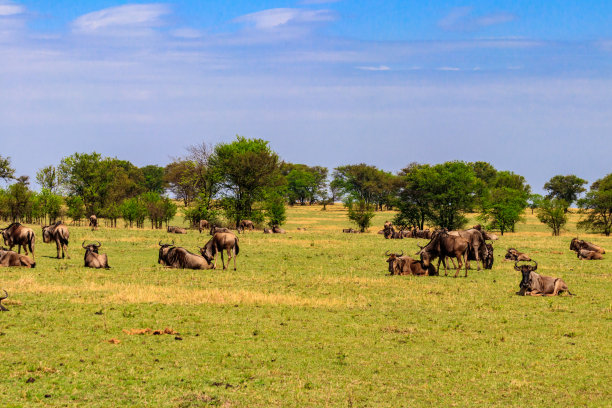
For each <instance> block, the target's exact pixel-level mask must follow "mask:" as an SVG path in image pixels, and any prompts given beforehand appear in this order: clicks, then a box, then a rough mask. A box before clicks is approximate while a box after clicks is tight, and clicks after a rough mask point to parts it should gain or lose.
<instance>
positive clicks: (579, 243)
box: [570, 238, 606, 254]
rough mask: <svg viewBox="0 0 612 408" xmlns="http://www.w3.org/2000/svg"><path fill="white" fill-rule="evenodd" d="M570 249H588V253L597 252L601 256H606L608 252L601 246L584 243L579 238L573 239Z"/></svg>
mask: <svg viewBox="0 0 612 408" xmlns="http://www.w3.org/2000/svg"><path fill="white" fill-rule="evenodd" d="M570 249H571V250H572V251H579V250H581V249H586V250H587V251H595V252H599V253H600V254H605V253H606V250H605V249H603V248H602V247H600V246H599V245H595V244H592V243H590V242H587V241H583V240H581V239H578V238H572V242H570Z"/></svg>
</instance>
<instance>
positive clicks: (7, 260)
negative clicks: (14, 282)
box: [0, 247, 36, 268]
mask: <svg viewBox="0 0 612 408" xmlns="http://www.w3.org/2000/svg"><path fill="white" fill-rule="evenodd" d="M0 266H4V267H8V266H25V267H26V268H35V267H36V262H34V261H33V260H32V259H30V258H28V257H27V256H25V255H21V254H18V253H17V252H15V251H10V250H7V249H5V248H2V247H0Z"/></svg>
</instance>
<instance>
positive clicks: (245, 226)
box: [238, 220, 255, 232]
mask: <svg viewBox="0 0 612 408" xmlns="http://www.w3.org/2000/svg"><path fill="white" fill-rule="evenodd" d="M254 229H255V224H253V221H251V220H241V221H240V224H239V225H238V232H244V230H250V231H253V230H254Z"/></svg>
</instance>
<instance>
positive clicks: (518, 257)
mask: <svg viewBox="0 0 612 408" xmlns="http://www.w3.org/2000/svg"><path fill="white" fill-rule="evenodd" d="M504 259H506V260H507V261H521V262H523V261H525V262H528V261H531V258H530V257H529V255H527V254H526V253H524V252H519V251H517V250H516V249H514V248H509V249H508V252H506V255H505V256H504Z"/></svg>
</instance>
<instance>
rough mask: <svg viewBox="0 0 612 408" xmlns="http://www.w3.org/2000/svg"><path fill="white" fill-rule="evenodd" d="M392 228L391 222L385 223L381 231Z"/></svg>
mask: <svg viewBox="0 0 612 408" xmlns="http://www.w3.org/2000/svg"><path fill="white" fill-rule="evenodd" d="M391 227H393V223H392V222H391V221H385V224H384V225H383V229H388V228H391Z"/></svg>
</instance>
